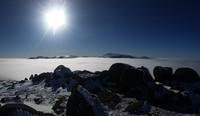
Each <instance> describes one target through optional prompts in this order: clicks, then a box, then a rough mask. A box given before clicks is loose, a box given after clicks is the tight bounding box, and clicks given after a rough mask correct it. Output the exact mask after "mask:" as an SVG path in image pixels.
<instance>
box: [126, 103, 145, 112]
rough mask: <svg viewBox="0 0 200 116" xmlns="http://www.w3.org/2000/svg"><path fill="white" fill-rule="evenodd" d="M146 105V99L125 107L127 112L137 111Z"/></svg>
mask: <svg viewBox="0 0 200 116" xmlns="http://www.w3.org/2000/svg"><path fill="white" fill-rule="evenodd" d="M143 105H144V101H137V102H135V103H134V102H132V103H131V104H129V105H128V106H127V107H126V108H125V110H124V111H125V112H136V111H137V110H139V109H141V108H142V106H143Z"/></svg>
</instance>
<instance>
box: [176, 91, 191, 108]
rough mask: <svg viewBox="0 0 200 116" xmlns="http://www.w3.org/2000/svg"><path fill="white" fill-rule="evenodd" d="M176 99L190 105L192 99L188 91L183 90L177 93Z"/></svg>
mask: <svg viewBox="0 0 200 116" xmlns="http://www.w3.org/2000/svg"><path fill="white" fill-rule="evenodd" d="M178 100H179V102H180V104H184V105H192V101H191V99H190V96H189V92H188V91H183V92H180V93H178Z"/></svg>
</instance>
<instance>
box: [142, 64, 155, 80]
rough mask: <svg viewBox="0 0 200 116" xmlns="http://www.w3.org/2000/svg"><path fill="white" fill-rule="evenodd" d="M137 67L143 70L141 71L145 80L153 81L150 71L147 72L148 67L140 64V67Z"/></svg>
mask: <svg viewBox="0 0 200 116" xmlns="http://www.w3.org/2000/svg"><path fill="white" fill-rule="evenodd" d="M138 69H141V70H143V72H144V79H145V80H147V81H149V82H154V79H153V77H152V75H151V73H150V72H149V69H148V68H146V67H144V66H142V67H140V68H138Z"/></svg>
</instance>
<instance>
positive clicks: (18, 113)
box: [0, 104, 54, 116]
mask: <svg viewBox="0 0 200 116" xmlns="http://www.w3.org/2000/svg"><path fill="white" fill-rule="evenodd" d="M0 114H1V116H54V115H53V114H50V113H43V112H39V111H36V110H35V109H33V108H32V107H30V106H27V105H25V104H6V105H4V106H2V107H0Z"/></svg>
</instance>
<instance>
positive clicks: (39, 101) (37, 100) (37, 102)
mask: <svg viewBox="0 0 200 116" xmlns="http://www.w3.org/2000/svg"><path fill="white" fill-rule="evenodd" d="M34 101H35V103H36V104H41V103H42V102H43V99H42V98H41V97H38V98H34Z"/></svg>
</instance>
